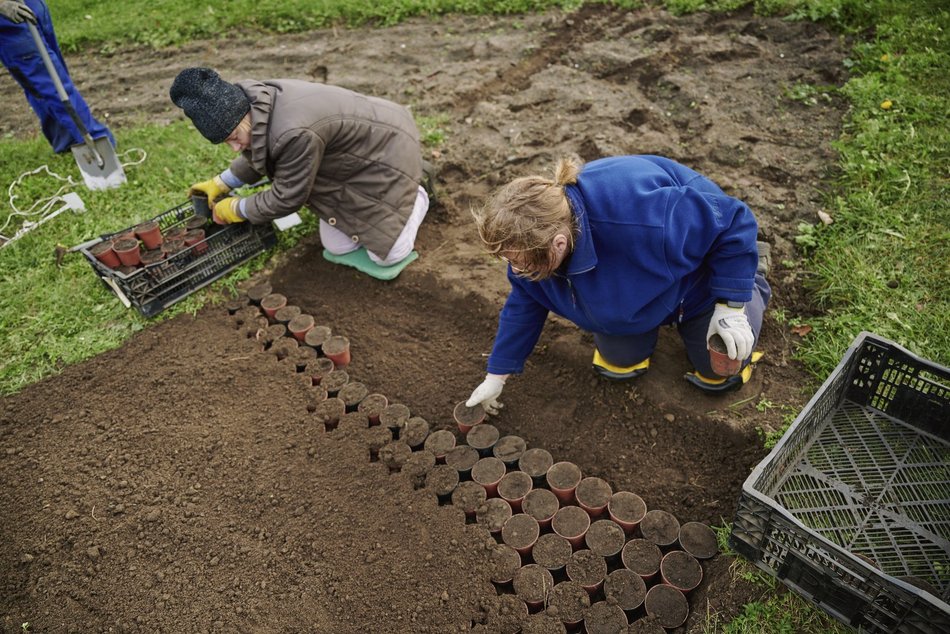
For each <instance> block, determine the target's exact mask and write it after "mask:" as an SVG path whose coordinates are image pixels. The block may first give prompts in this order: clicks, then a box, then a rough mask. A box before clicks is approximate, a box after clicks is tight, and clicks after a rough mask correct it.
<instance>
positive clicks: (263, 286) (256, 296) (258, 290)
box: [202, 221, 273, 306]
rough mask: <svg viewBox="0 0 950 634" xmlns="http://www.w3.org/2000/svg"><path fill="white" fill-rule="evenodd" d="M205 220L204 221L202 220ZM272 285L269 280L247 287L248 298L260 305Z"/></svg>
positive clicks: (254, 303)
mask: <svg viewBox="0 0 950 634" xmlns="http://www.w3.org/2000/svg"><path fill="white" fill-rule="evenodd" d="M202 222H203V221H202ZM272 290H273V289H272V288H271V285H270V284H268V283H267V282H260V283H258V284H255V285H254V286H252V287H251V288H249V289H247V300H248V301H249V302H251V304H253V305H254V306H260V305H261V302H262V301H264V298H265V297H267V296H268V295H270V294H271V292H272Z"/></svg>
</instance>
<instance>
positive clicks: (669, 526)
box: [640, 509, 680, 548]
mask: <svg viewBox="0 0 950 634" xmlns="http://www.w3.org/2000/svg"><path fill="white" fill-rule="evenodd" d="M640 534H641V535H643V539H646V540H649V541H651V542H653V543H654V544H656V545H657V546H659V547H660V548H665V547H666V546H671V545H672V544H675V543H676V540H677V539H678V538H679V535H680V523H679V520H677V519H676V518H675V517H673V514H672V513H667V512H666V511H661V510H659V509H654V510H652V511H647V514H646V515H644V516H643V519H642V520H640Z"/></svg>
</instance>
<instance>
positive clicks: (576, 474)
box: [545, 462, 581, 502]
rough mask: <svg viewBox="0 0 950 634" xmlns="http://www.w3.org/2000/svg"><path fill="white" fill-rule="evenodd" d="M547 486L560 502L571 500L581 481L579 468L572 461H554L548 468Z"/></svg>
mask: <svg viewBox="0 0 950 634" xmlns="http://www.w3.org/2000/svg"><path fill="white" fill-rule="evenodd" d="M545 479H546V480H547V483H548V488H550V489H551V492H552V493H554V495H556V496H557V499H559V500H560V501H561V502H573V501H574V490H575V489H577V485H578V484H580V481H581V469H580V467H578V466H577V465H576V464H574V463H573V462H556V463H554V464H553V465H551V468H550V469H548V472H547V475H546V476H545Z"/></svg>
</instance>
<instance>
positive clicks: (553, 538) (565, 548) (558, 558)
mask: <svg viewBox="0 0 950 634" xmlns="http://www.w3.org/2000/svg"><path fill="white" fill-rule="evenodd" d="M573 554H574V548H573V547H572V546H571V542H569V541H567V540H566V539H564V538H563V537H561V536H560V535H558V534H557V533H545V534H543V535H541V536H540V537H538V541H536V542H535V543H534V548H532V549H531V559H532V560H533V561H534V563H536V564H538V565H539V566H544V567H545V568H547V569H548V570H550V571H551V572H552V573H557V572H559V571H563V570H564V567H565V566H566V565H567V562H569V561H570V560H571V555H573Z"/></svg>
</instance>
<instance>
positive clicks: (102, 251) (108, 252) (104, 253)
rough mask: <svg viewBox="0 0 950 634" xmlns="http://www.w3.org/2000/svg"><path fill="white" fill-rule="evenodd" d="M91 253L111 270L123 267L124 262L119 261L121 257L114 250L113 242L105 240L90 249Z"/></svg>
mask: <svg viewBox="0 0 950 634" xmlns="http://www.w3.org/2000/svg"><path fill="white" fill-rule="evenodd" d="M89 253H91V254H92V255H93V256H94V257H95V258H96V259H97V260H99V261H100V262H102V263H103V264H105V265H106V266H108V267H109V268H110V269H116V268H119V267H120V266H122V261H121V260H119V256H118V255H116V253H115V250H114V249H113V248H112V240H103V241H102V242H100V243H99V244H97V245H95V246H93V247H92V248H91V249H89Z"/></svg>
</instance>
